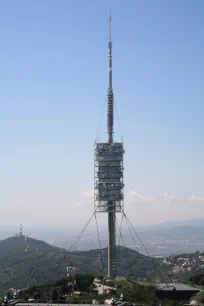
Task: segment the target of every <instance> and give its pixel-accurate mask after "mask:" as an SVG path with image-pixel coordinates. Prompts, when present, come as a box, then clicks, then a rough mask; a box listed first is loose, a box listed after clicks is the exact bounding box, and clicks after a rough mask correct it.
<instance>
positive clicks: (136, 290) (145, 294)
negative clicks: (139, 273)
mask: <svg viewBox="0 0 204 306" xmlns="http://www.w3.org/2000/svg"><path fill="white" fill-rule="evenodd" d="M117 289H118V291H117V296H118V297H119V296H120V294H121V293H123V294H124V295H125V300H127V301H129V302H146V303H147V302H157V298H156V296H155V294H154V292H153V291H152V287H151V286H142V285H140V284H138V283H136V282H135V283H130V282H127V281H118V282H117Z"/></svg>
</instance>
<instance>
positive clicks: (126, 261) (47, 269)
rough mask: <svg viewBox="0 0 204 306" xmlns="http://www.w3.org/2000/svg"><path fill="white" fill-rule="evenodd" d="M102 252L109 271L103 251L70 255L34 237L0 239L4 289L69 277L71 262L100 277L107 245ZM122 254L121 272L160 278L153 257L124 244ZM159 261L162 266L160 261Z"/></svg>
mask: <svg viewBox="0 0 204 306" xmlns="http://www.w3.org/2000/svg"><path fill="white" fill-rule="evenodd" d="M102 253H103V258H104V265H105V273H104V271H103V268H102V267H103V265H102V261H101V250H90V251H84V252H73V253H71V254H70V253H69V252H68V251H66V250H64V249H60V248H57V247H54V246H52V245H49V244H47V243H45V242H43V241H39V240H35V239H31V238H27V240H25V238H24V237H11V238H8V239H5V240H3V241H0V292H4V291H5V290H7V289H8V288H10V287H14V288H18V289H20V288H25V287H27V286H30V285H33V284H37V283H40V282H45V281H49V280H55V279H58V278H59V277H62V276H65V275H66V267H67V266H68V265H69V263H70V261H71V262H72V263H73V264H74V266H75V267H76V273H80V274H84V273H90V272H91V273H93V274H94V275H96V276H97V275H103V274H106V273H107V272H106V271H107V261H106V258H107V248H106V249H103V250H102ZM118 257H119V258H118V275H121V276H128V277H132V278H135V279H136V278H137V279H138V278H140V279H141V278H148V279H151V278H153V279H154V278H156V277H158V274H157V273H156V272H155V266H154V263H156V262H157V260H156V259H154V260H153V261H154V262H152V259H151V258H149V257H147V256H144V255H141V254H139V253H138V252H136V251H134V250H131V249H127V248H123V247H120V249H118ZM158 264H159V265H160V266H161V263H160V262H159V261H158ZM163 268H164V267H163V266H162V269H163ZM165 269H166V268H165ZM165 272H167V271H165Z"/></svg>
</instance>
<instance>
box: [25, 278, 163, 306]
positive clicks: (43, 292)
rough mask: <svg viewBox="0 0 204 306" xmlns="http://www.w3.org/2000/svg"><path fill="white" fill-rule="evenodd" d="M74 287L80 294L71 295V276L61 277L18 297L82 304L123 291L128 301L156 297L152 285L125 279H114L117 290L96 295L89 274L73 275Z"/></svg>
mask: <svg viewBox="0 0 204 306" xmlns="http://www.w3.org/2000/svg"><path fill="white" fill-rule="evenodd" d="M74 279H75V281H76V282H75V285H74V289H75V290H78V291H80V292H81V293H80V295H77V296H74V295H73V296H71V295H69V293H71V290H72V288H73V287H70V286H69V284H71V283H72V284H73V279H72V278H66V277H65V278H62V279H59V280H57V281H50V282H47V283H43V284H40V285H37V286H32V287H29V288H28V289H26V290H25V291H24V292H22V293H21V296H20V298H23V299H25V300H28V298H33V299H35V300H36V302H65V301H66V302H68V303H73V304H74V303H77V304H83V303H88V304H92V300H93V299H96V300H98V301H99V302H100V303H104V301H105V299H107V298H111V297H112V296H114V297H115V298H116V299H119V297H120V294H121V293H123V294H124V296H125V300H126V301H128V302H142V303H148V304H149V303H151V304H152V303H153V302H154V303H156V302H157V298H156V296H155V294H154V292H153V291H152V286H149V285H142V284H138V283H136V282H135V283H130V282H128V281H126V280H120V281H114V282H113V283H112V286H114V287H115V288H116V289H117V291H116V292H114V293H113V292H111V293H109V294H104V295H97V293H96V291H95V292H94V287H95V285H94V283H93V281H94V277H93V275H91V274H86V275H76V276H75V278H74Z"/></svg>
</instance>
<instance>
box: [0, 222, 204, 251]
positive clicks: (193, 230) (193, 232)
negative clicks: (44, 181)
mask: <svg viewBox="0 0 204 306" xmlns="http://www.w3.org/2000/svg"><path fill="white" fill-rule="evenodd" d="M82 227H83V225H82ZM135 228H136V230H137V232H138V234H139V236H140V238H141V239H142V241H143V242H144V244H145V245H146V247H147V249H148V251H149V252H150V253H151V254H153V255H163V256H168V255H171V254H178V253H185V252H195V251H197V250H198V251H203V250H204V235H203V232H204V219H192V220H184V221H167V222H164V223H160V224H156V225H152V226H148V227H147V226H146V227H144V226H143V227H137V226H135ZM81 229H82V228H78V229H77V228H76V227H75V228H47V229H45V228H44V229H41V228H33V229H26V232H27V233H28V235H29V236H30V237H33V238H36V239H40V240H44V241H46V242H48V243H50V244H52V245H55V246H57V247H61V248H64V249H67V250H69V248H70V246H71V245H72V243H73V241H74V240H75V239H76V237H77V235H78V234H79V233H80V231H81ZM99 230H100V240H101V241H100V242H101V245H102V247H103V248H105V247H107V244H108V241H107V237H108V235H107V228H106V227H105V226H104V225H103V226H102V227H101V228H100V229H99ZM118 233H119V231H118ZM13 234H14V233H13V230H10V231H6V230H1V229H0V239H4V238H5V237H8V236H11V235H13ZM118 236H119V235H118ZM122 240H123V241H124V245H123V246H126V247H129V248H132V249H135V250H138V251H140V253H145V250H144V249H143V248H142V246H141V245H140V243H139V241H138V239H137V237H135V241H136V245H135V241H133V239H132V236H131V234H130V232H129V230H128V228H127V226H125V225H124V226H123V239H122ZM118 243H119V237H118ZM120 243H121V244H122V241H121V239H120ZM98 245H99V244H98V238H97V233H96V229H95V227H93V226H92V227H88V228H87V230H86V231H85V233H84V234H83V236H82V238H81V239H80V241H79V243H78V244H77V245H76V250H90V249H96V248H97V247H98Z"/></svg>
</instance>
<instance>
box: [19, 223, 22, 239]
mask: <svg viewBox="0 0 204 306" xmlns="http://www.w3.org/2000/svg"><path fill="white" fill-rule="evenodd" d="M19 236H20V237H22V236H23V226H22V224H20V233H19Z"/></svg>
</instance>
